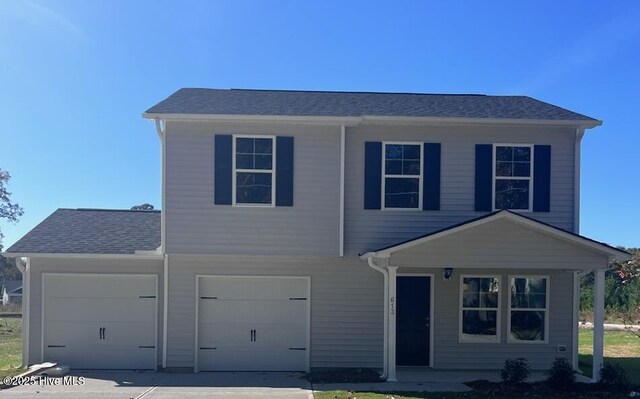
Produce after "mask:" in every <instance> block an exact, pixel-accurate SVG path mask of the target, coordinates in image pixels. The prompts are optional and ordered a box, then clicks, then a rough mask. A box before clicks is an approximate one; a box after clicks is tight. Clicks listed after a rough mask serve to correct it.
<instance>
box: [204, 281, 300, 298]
mask: <svg viewBox="0 0 640 399" xmlns="http://www.w3.org/2000/svg"><path fill="white" fill-rule="evenodd" d="M307 290H308V279H306V278H293V277H292V278H277V277H276V278H274V277H216V281H211V280H210V279H209V278H203V279H201V282H200V295H201V296H209V297H217V298H218V299H227V300H233V299H239V300H270V299H272V300H284V299H289V298H290V297H306V295H307Z"/></svg>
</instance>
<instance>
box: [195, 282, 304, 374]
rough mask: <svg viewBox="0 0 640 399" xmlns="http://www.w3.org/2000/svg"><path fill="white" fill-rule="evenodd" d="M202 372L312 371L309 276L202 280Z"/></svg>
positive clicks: (199, 298)
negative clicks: (309, 361)
mask: <svg viewBox="0 0 640 399" xmlns="http://www.w3.org/2000/svg"><path fill="white" fill-rule="evenodd" d="M197 283H198V331H197V334H198V369H199V370H201V371H213V370H216V371H219V370H225V371H306V370H307V369H308V356H309V353H308V352H309V347H308V345H309V303H310V298H309V286H310V280H309V278H308V277H231V276H200V277H199V278H198V281H197Z"/></svg>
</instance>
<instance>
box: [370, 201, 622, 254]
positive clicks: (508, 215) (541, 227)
mask: <svg viewBox="0 0 640 399" xmlns="http://www.w3.org/2000/svg"><path fill="white" fill-rule="evenodd" d="M498 219H508V220H510V221H512V222H514V223H517V224H520V225H522V226H524V227H527V228H529V229H531V230H534V231H538V232H541V233H544V234H546V235H549V236H552V237H555V238H557V239H561V240H563V241H566V242H569V243H570V244H574V245H577V246H580V247H584V248H586V249H589V250H591V251H594V252H598V253H602V254H603V255H608V256H609V257H610V258H616V259H618V260H620V261H627V260H630V259H631V255H629V254H628V253H626V252H624V251H621V250H619V249H615V248H613V247H609V246H607V245H604V244H601V243H598V242H595V241H591V240H589V239H587V238H584V237H581V236H577V235H574V234H571V233H568V232H565V231H563V230H560V229H557V228H555V227H551V226H547V225H545V224H542V223H539V222H537V221H535V220H531V219H528V218H524V217H522V216H519V215H517V214H515V213H512V212H508V211H502V212H498V213H496V214H494V215H491V216H488V217H486V218H483V219H479V220H476V221H474V222H470V223H467V224H463V225H460V226H458V227H454V228H452V229H449V230H444V231H441V232H439V233H436V234H432V235H429V236H427V237H423V238H419V239H416V240H413V241H409V242H405V243H403V244H399V245H396V246H394V247H390V248H387V249H384V250H381V251H377V252H368V253H366V254H364V255H362V257H361V258H362V259H366V258H367V257H376V258H385V257H389V256H390V255H391V254H393V253H394V252H398V251H401V250H403V249H406V248H410V247H414V246H416V245H420V244H424V243H426V242H429V241H433V240H436V239H438V238H441V237H445V236H448V235H451V234H455V233H459V232H461V231H464V230H468V229H470V228H473V227H476V226H480V225H483V224H485V223H490V222H492V221H495V220H498Z"/></svg>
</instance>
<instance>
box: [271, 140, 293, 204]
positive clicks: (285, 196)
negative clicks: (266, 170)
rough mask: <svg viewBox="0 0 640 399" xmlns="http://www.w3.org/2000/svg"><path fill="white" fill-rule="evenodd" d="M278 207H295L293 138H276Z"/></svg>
mask: <svg viewBox="0 0 640 399" xmlns="http://www.w3.org/2000/svg"><path fill="white" fill-rule="evenodd" d="M275 155H276V158H275V159H276V170H275V173H276V206H293V173H294V172H293V165H294V147H293V137H284V136H278V137H276V154H275Z"/></svg>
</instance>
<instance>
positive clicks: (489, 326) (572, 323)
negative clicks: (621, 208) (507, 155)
mask: <svg viewBox="0 0 640 399" xmlns="http://www.w3.org/2000/svg"><path fill="white" fill-rule="evenodd" d="M361 258H362V259H364V260H366V261H367V262H368V265H369V266H370V267H371V268H373V269H375V270H377V271H378V272H380V273H382V275H383V276H384V305H383V306H384V325H385V329H384V345H383V348H384V349H383V363H384V370H383V378H385V379H386V380H387V381H391V382H394V381H401V382H402V381H405V382H416V381H427V382H428V380H430V379H433V380H438V381H443V378H444V379H446V380H456V379H462V380H464V381H469V380H474V379H488V380H493V379H496V378H498V379H499V377H500V373H499V370H500V369H501V368H502V366H503V365H504V361H505V360H506V359H513V358H519V357H523V358H526V359H527V360H528V361H529V363H530V365H531V368H532V370H533V371H534V374H533V375H532V378H533V379H535V378H541V376H542V372H543V371H544V370H547V369H548V368H549V367H550V366H551V364H552V362H553V361H554V359H555V358H556V357H564V358H566V359H567V360H569V361H570V362H571V363H572V364H573V366H574V369H576V370H577V368H578V328H577V324H578V310H579V309H578V304H579V302H578V300H579V282H580V278H581V276H582V275H584V274H586V273H589V272H591V271H593V272H595V295H594V298H595V299H594V310H595V328H594V345H593V353H594V358H593V376H594V381H596V380H597V379H598V377H599V372H600V369H601V367H602V359H603V345H604V331H603V324H604V273H605V271H606V269H607V267H608V264H609V261H610V260H611V259H612V258H617V259H619V260H626V259H628V258H629V254H627V253H626V252H624V251H620V250H618V249H616V248H613V247H610V246H608V245H606V244H602V243H599V242H596V241H593V240H590V239H588V238H585V237H582V236H579V235H575V234H572V233H569V232H566V231H564V230H560V229H557V228H555V227H552V226H549V225H546V224H544V223H541V222H538V221H536V220H533V219H530V218H527V217H524V216H522V215H519V214H515V213H512V212H509V211H499V212H494V213H492V214H488V215H486V216H483V217H481V218H478V219H474V220H471V221H468V222H466V223H462V224H459V225H456V226H452V227H450V228H447V229H444V230H441V231H436V232H434V233H431V234H428V235H424V236H420V237H416V238H415V239H412V240H409V241H406V242H402V243H399V244H396V245H393V246H389V247H385V248H381V249H377V250H375V251H371V252H367V253H366V254H364V255H362V256H361ZM474 376H475V377H474ZM477 376H481V377H477ZM411 380H414V381H411Z"/></svg>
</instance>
